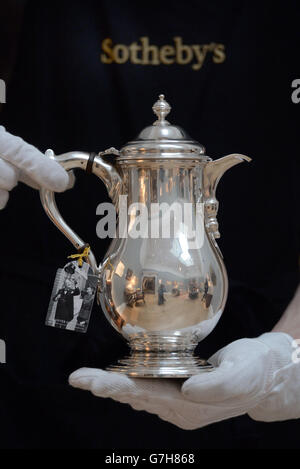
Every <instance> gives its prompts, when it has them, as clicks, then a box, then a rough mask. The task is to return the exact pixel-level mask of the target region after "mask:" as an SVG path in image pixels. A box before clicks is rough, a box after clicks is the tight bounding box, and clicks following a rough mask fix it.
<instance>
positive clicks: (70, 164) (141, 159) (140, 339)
mask: <svg viewBox="0 0 300 469" xmlns="http://www.w3.org/2000/svg"><path fill="white" fill-rule="evenodd" d="M154 111H155V114H156V115H157V117H158V119H157V120H156V121H155V122H154V124H153V125H152V126H150V127H147V128H146V129H144V130H143V131H142V132H141V133H140V135H139V136H138V138H137V139H136V140H135V141H133V142H129V144H127V145H126V146H124V147H123V148H122V149H121V150H120V152H119V153H118V152H117V151H116V150H115V149H113V150H114V151H113V153H114V154H117V153H118V156H117V158H116V159H115V162H114V164H110V163H108V162H107V161H104V160H103V159H102V158H101V155H99V156H97V157H96V159H95V161H94V164H93V168H92V170H93V172H94V173H95V174H96V175H98V177H99V178H100V179H101V180H102V181H103V182H104V183H105V184H106V187H107V189H108V191H109V194H110V197H111V198H112V200H113V202H114V203H115V205H117V203H118V196H119V195H120V194H121V195H126V196H127V198H128V200H127V203H128V206H129V205H130V204H132V203H135V202H140V203H143V204H145V206H146V207H147V208H148V213H150V206H151V204H152V203H159V204H161V203H167V204H169V205H170V206H171V205H172V204H173V203H174V202H176V203H177V204H179V206H180V207H184V204H186V203H190V204H192V207H193V210H192V213H191V218H192V221H191V223H192V226H193V227H195V226H196V224H195V223H196V222H195V220H196V210H197V204H199V203H202V204H203V206H204V219H203V229H204V238H203V242H202V244H201V245H200V247H199V248H198V249H195V248H194V246H193V245H192V244H191V243H192V240H190V239H189V238H188V237H187V234H186V233H187V226H186V225H185V221H186V220H184V221H183V222H182V223H181V224H180V225H179V226H177V228H176V229H177V232H176V233H173V235H171V236H170V237H169V238H165V237H163V236H162V235H161V232H160V233H159V236H158V237H156V238H155V237H144V238H143V237H140V238H137V239H134V238H132V237H130V236H129V237H127V238H115V239H113V240H112V242H111V245H110V248H109V250H108V252H107V254H106V256H105V259H104V261H103V262H102V264H100V266H99V267H97V265H96V262H95V257H94V255H93V253H91V255H90V259H89V262H90V264H91V265H92V267H93V268H94V271H95V272H97V273H98V274H99V289H98V302H100V303H101V306H102V309H103V311H104V313H105V315H106V317H107V319H108V320H109V322H110V323H111V324H112V326H113V327H114V328H115V329H117V330H118V332H119V333H120V334H121V335H122V336H123V337H124V338H125V339H126V340H127V341H128V342H129V345H130V348H131V350H132V353H131V355H130V356H129V357H127V358H125V359H123V360H121V361H120V362H119V363H118V364H116V365H114V366H111V367H110V368H109V369H111V370H113V371H118V372H123V373H126V374H128V375H130V376H135V377H187V376H191V375H193V374H195V373H198V372H200V371H206V370H209V369H211V366H210V365H209V364H207V363H206V362H205V361H203V360H200V359H198V358H196V357H194V356H193V351H194V349H195V347H196V346H197V344H198V342H199V341H201V340H203V339H204V338H205V337H206V336H207V335H208V334H209V333H210V332H211V331H212V330H213V329H214V327H215V325H216V324H217V322H218V320H219V318H220V316H221V314H222V311H223V309H224V306H225V302H226V297H227V289H228V285H227V275H226V271H225V266H224V264H223V261H222V255H221V253H220V250H219V248H218V245H217V243H216V238H218V237H219V236H220V234H219V231H218V223H217V219H216V216H217V211H218V202H217V200H216V194H215V192H216V187H217V184H218V182H219V180H220V178H221V176H222V175H223V174H224V172H225V171H226V170H227V169H229V168H230V167H232V166H234V165H236V164H238V163H240V162H242V161H250V158H248V157H246V156H244V155H239V154H232V155H228V156H226V157H223V158H221V159H219V160H217V161H212V160H211V158H209V157H207V156H206V155H205V149H204V147H203V146H202V145H200V144H199V143H198V142H195V141H193V140H191V139H190V137H188V136H187V134H186V133H185V132H184V131H183V130H182V129H180V128H179V127H175V126H172V125H170V124H169V123H168V122H167V121H166V120H165V116H166V115H167V114H168V112H169V111H170V106H169V105H167V103H166V101H165V100H164V97H163V95H161V96H160V98H159V101H158V102H156V103H155V105H154ZM108 152H109V153H111V152H112V150H109V151H108ZM51 157H52V158H55V159H56V160H57V161H59V162H60V163H61V164H62V165H63V166H64V167H65V169H67V170H70V169H73V168H75V167H81V168H82V169H85V168H86V165H87V161H88V158H89V155H88V154H85V153H79V152H72V153H68V154H64V155H60V156H57V157H55V156H54V155H53V154H51ZM41 200H42V203H43V206H44V209H45V210H46V212H47V214H48V216H49V217H50V218H51V219H52V221H53V222H54V223H55V224H56V225H57V227H58V228H59V229H60V230H61V231H62V232H63V233H64V234H65V235H66V236H67V237H68V238H69V239H70V241H71V242H72V243H73V244H74V246H76V248H79V247H81V246H83V245H84V242H83V241H82V240H81V239H80V238H79V237H78V235H76V233H74V231H73V230H72V229H71V228H70V227H69V226H68V225H67V224H66V222H65V221H64V220H63V218H62V217H61V215H60V213H59V211H58V209H57V207H56V204H55V200H54V195H53V193H52V192H50V191H46V190H42V191H41ZM157 216H158V217H159V223H161V224H162V223H163V218H164V216H165V214H164V213H161V212H160V213H159V214H158V215H157ZM135 217H136V214H134V213H130V214H129V215H128V220H127V222H128V227H129V230H130V229H131V228H132V227H133V226H134V223H135ZM148 229H151V228H148ZM99 242H100V241H99ZM96 249H97V247H96Z"/></svg>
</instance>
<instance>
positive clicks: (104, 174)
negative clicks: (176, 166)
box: [40, 148, 122, 274]
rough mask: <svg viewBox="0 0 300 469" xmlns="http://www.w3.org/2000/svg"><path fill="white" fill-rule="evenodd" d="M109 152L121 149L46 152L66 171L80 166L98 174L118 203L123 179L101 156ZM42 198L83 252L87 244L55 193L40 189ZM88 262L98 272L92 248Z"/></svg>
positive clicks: (48, 213)
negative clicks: (98, 151) (58, 201)
mask: <svg viewBox="0 0 300 469" xmlns="http://www.w3.org/2000/svg"><path fill="white" fill-rule="evenodd" d="M109 154H114V155H118V154H119V151H118V150H116V149H115V148H109V149H107V150H105V151H103V152H100V153H98V154H96V153H87V152H80V151H72V152H68V153H63V154H61V155H55V154H54V152H53V151H52V150H50V149H49V150H47V151H46V153H45V155H46V157H48V158H51V159H53V160H55V161H57V162H58V163H59V164H61V166H62V167H63V168H64V169H65V170H66V171H71V170H73V169H76V168H80V169H83V170H84V171H86V172H87V173H88V174H90V173H93V174H95V175H96V176H98V177H99V178H100V179H101V180H102V181H103V182H104V184H105V186H106V188H107V191H108V194H109V196H110V198H111V199H112V201H113V203H116V201H117V198H118V195H119V193H120V190H121V185H122V180H121V176H120V174H119V173H118V171H117V170H116V169H115V168H114V166H113V165H111V164H109V163H107V162H106V161H104V160H103V159H102V158H101V156H102V155H109ZM40 198H41V202H42V205H43V208H44V210H45V212H46V214H47V215H48V217H49V218H50V220H51V221H52V222H53V223H54V224H55V225H56V227H57V228H58V229H59V230H60V231H61V232H62V233H63V234H64V235H65V236H66V237H67V238H68V239H69V241H70V242H71V243H72V244H73V246H74V247H75V248H76V249H77V251H78V252H81V250H82V249H83V248H84V247H85V246H86V245H87V244H86V243H85V242H84V241H83V240H82V239H81V238H80V237H79V236H78V235H77V234H76V233H75V231H74V230H72V228H71V227H70V226H69V225H68V224H67V223H66V221H65V220H64V218H63V217H62V215H61V214H60V211H59V210H58V207H57V205H56V201H55V193H54V192H53V191H50V190H48V189H44V188H42V189H41V190H40ZM87 262H88V263H89V264H90V266H91V267H92V269H93V271H94V273H95V274H97V273H98V271H99V269H98V266H97V261H96V258H95V256H94V253H93V252H92V250H90V252H89V255H88V259H87Z"/></svg>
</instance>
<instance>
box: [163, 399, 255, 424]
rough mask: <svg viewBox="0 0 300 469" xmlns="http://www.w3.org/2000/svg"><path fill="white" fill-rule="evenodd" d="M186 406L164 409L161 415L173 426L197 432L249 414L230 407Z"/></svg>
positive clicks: (243, 410) (210, 405) (209, 405)
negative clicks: (198, 429) (199, 429)
mask: <svg viewBox="0 0 300 469" xmlns="http://www.w3.org/2000/svg"><path fill="white" fill-rule="evenodd" d="M187 404H189V405H186V406H183V407H177V408H171V409H167V410H168V412H167V410H165V409H164V412H161V413H159V414H158V415H159V417H160V418H161V419H162V420H166V421H168V422H170V423H172V424H173V425H176V426H177V427H179V428H182V429H184V430H195V429H197V428H202V427H206V426H207V425H211V424H213V423H217V422H220V421H222V420H227V419H230V418H233V417H237V416H239V415H243V414H245V413H246V412H247V409H246V410H245V409H244V408H242V407H240V408H238V409H235V408H231V407H230V406H228V407H226V408H224V407H219V406H216V405H213V404H195V403H192V402H187Z"/></svg>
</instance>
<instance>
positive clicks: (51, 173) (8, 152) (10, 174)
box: [0, 126, 69, 209]
mask: <svg viewBox="0 0 300 469" xmlns="http://www.w3.org/2000/svg"><path fill="white" fill-rule="evenodd" d="M18 181H22V182H24V183H25V184H27V185H28V186H31V187H33V188H34V189H39V188H40V187H41V186H42V187H45V188H46V189H50V190H53V191H55V192H62V191H64V190H65V189H67V186H68V184H69V175H68V173H67V172H66V171H65V170H64V169H63V168H62V167H61V166H60V165H59V164H58V163H57V162H56V161H53V160H51V159H50V158H46V157H45V155H43V153H41V152H40V151H39V150H38V149H37V148H35V147H34V146H32V145H29V144H28V143H26V142H24V140H22V139H21V138H20V137H16V136H14V135H12V134H10V133H8V132H6V130H5V128H4V127H3V126H0V209H2V208H4V207H5V205H6V203H7V201H8V197H9V191H11V190H12V189H13V188H14V187H15V186H16V185H17V183H18Z"/></svg>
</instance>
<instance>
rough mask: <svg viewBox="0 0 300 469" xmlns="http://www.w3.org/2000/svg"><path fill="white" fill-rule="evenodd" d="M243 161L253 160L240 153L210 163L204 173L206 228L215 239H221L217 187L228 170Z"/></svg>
mask: <svg viewBox="0 0 300 469" xmlns="http://www.w3.org/2000/svg"><path fill="white" fill-rule="evenodd" d="M243 161H248V162H249V161H251V158H249V156H246V155H240V154H239V153H232V154H230V155H227V156H224V157H223V158H219V159H218V160H215V161H210V162H209V163H208V164H207V165H206V166H205V168H204V171H203V188H204V198H205V201H204V206H205V226H206V229H207V230H208V232H209V234H210V235H211V236H212V237H213V238H214V239H215V238H220V233H219V226H218V221H217V213H218V206H219V202H218V201H217V199H216V189H217V185H218V183H219V181H220V179H221V177H222V176H223V174H224V173H225V172H226V171H227V169H229V168H231V167H232V166H235V165H236V164H239V163H242V162H243Z"/></svg>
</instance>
